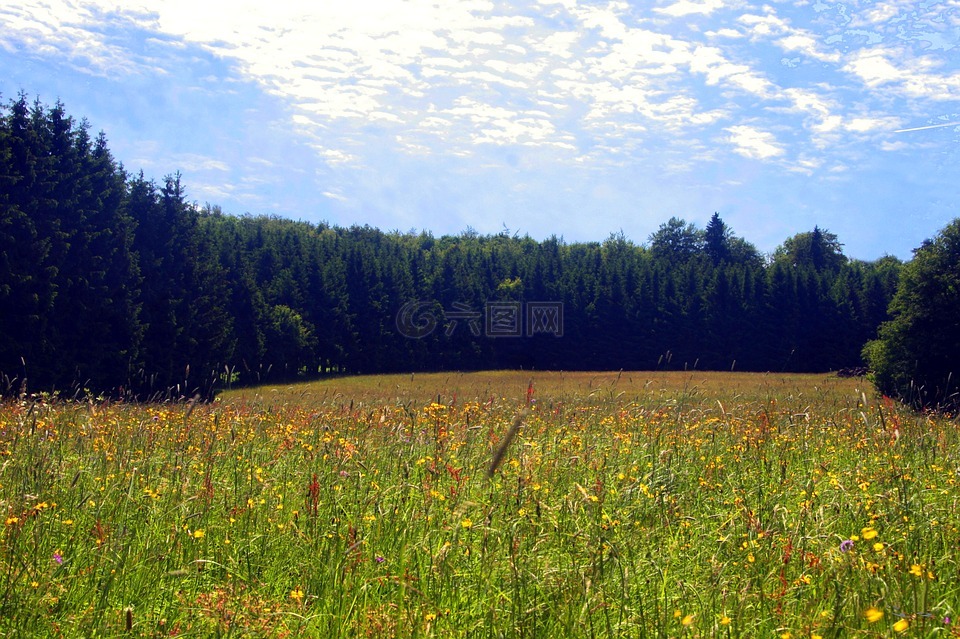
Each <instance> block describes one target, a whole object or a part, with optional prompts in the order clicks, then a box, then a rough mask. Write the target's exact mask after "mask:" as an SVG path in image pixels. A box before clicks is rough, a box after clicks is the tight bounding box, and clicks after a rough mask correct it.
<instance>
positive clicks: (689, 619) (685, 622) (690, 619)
mask: <svg viewBox="0 0 960 639" xmlns="http://www.w3.org/2000/svg"><path fill="white" fill-rule="evenodd" d="M692 623H693V615H687V616H686V617H684V618H683V619H681V620H680V625H681V626H689V625H690V624H692Z"/></svg>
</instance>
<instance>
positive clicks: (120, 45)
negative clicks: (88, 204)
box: [0, 0, 960, 260]
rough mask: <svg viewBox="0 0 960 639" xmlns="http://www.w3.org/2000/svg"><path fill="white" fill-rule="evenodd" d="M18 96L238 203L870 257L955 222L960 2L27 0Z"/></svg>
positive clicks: (904, 254) (959, 184)
mask: <svg viewBox="0 0 960 639" xmlns="http://www.w3.org/2000/svg"><path fill="white" fill-rule="evenodd" d="M21 91H22V92H25V93H26V94H27V95H28V96H29V97H30V99H31V100H32V99H35V98H39V99H40V100H41V102H42V103H45V104H47V105H52V104H53V103H54V102H56V101H57V100H61V101H62V102H63V104H64V105H65V107H66V110H67V112H68V113H69V114H70V115H72V116H73V117H75V118H76V119H78V120H79V119H81V118H86V119H87V120H88V121H89V124H90V127H91V128H92V130H93V131H94V132H98V131H101V130H102V131H104V132H105V133H106V136H107V139H108V142H109V146H110V149H111V151H112V152H113V154H114V156H115V157H116V158H117V160H118V161H121V162H122V163H123V164H124V166H125V168H126V169H127V170H128V171H130V172H137V171H140V170H142V171H143V172H144V174H145V175H146V176H147V177H148V178H153V179H156V180H158V181H160V180H162V179H163V177H164V176H166V175H169V174H173V173H175V172H177V171H179V172H180V173H181V174H182V176H183V182H184V184H185V186H186V191H187V195H188V198H189V199H190V200H191V201H195V202H197V203H198V204H201V205H202V204H205V203H209V204H214V205H219V206H220V207H222V209H223V210H224V211H225V212H227V213H231V214H237V215H241V214H247V213H249V214H253V215H261V214H263V215H277V216H280V217H288V218H292V219H299V220H306V221H310V222H326V223H329V224H333V225H338V226H351V225H354V224H359V225H365V224H368V225H370V226H374V227H377V228H380V229H382V230H384V231H394V230H398V231H403V232H405V231H410V230H417V231H429V232H431V233H433V234H434V235H444V234H458V233H462V232H464V231H467V230H469V229H472V230H475V231H477V232H479V233H481V234H493V233H500V232H503V231H505V230H506V231H507V232H509V233H510V234H519V235H521V236H523V235H529V236H531V237H533V238H535V239H538V240H542V239H545V238H547V237H550V236H557V237H562V238H563V239H564V240H565V241H566V242H568V243H572V242H588V241H589V242H592V241H603V240H604V239H606V238H607V237H609V236H610V235H611V234H612V233H618V234H619V233H620V232H622V233H623V234H624V235H625V236H626V237H627V238H628V239H630V240H632V241H634V242H635V243H637V244H643V243H646V242H647V240H648V237H649V235H650V234H651V233H653V232H654V231H656V230H657V228H658V227H659V226H660V225H661V224H662V223H664V222H666V221H667V220H668V219H669V218H670V217H673V216H676V217H680V218H683V219H685V220H687V221H688V222H693V223H694V224H696V225H698V226H699V227H701V228H702V227H704V226H705V225H706V223H707V221H708V220H709V218H710V216H711V215H712V214H713V213H714V212H717V213H719V214H720V216H721V218H722V219H723V220H724V222H726V223H727V225H728V226H730V227H731V228H732V230H733V231H734V233H736V234H737V235H738V236H741V237H744V238H746V239H747V240H749V241H750V242H752V243H754V244H755V245H756V246H757V248H758V249H760V250H761V251H763V252H769V251H773V250H774V249H775V248H776V247H777V246H778V245H779V244H781V243H782V242H783V241H784V240H785V239H787V238H788V237H790V236H792V235H794V234H796V233H802V232H807V231H810V230H812V229H813V228H814V226H819V227H820V228H821V229H827V230H829V231H830V232H833V233H835V234H836V235H837V236H838V238H839V240H840V242H841V243H842V244H843V245H844V253H845V254H846V255H847V256H848V257H851V258H857V259H865V260H872V259H877V258H879V257H881V256H884V255H895V256H897V257H899V258H901V259H909V258H910V256H911V255H912V250H913V249H914V248H916V247H917V246H919V245H920V243H921V242H922V241H923V240H924V239H926V238H930V237H933V236H934V235H935V234H936V233H937V231H939V230H940V229H941V228H943V227H944V226H945V225H946V224H947V223H949V222H950V221H951V220H952V219H954V218H956V217H960V0H945V1H940V2H933V1H917V0H909V1H902V0H890V1H879V2H866V1H861V0H849V1H847V2H827V1H825V0H811V1H804V0H795V1H791V2H783V1H777V0H769V1H767V2H753V1H750V0H647V1H644V2H640V1H636V0H630V1H623V0H613V1H608V0H599V1H595V0H351V1H345V0H311V1H309V2H301V1H295V0H272V1H271V2H262V1H259V0H231V2H210V1H207V0H164V1H157V0H154V1H144V0H130V1H124V2H123V3H122V4H118V3H116V2H109V1H107V0H88V1H84V2H76V1H71V0H5V1H4V2H3V3H2V4H0V99H2V101H3V102H4V103H9V101H10V100H11V99H14V98H16V96H17V95H18V94H19V93H20V92H21Z"/></svg>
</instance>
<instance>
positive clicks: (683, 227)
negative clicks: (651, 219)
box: [0, 95, 956, 397]
mask: <svg viewBox="0 0 960 639" xmlns="http://www.w3.org/2000/svg"><path fill="white" fill-rule="evenodd" d="M841 248H842V246H841V245H840V243H839V241H838V240H837V238H836V236H835V235H833V234H831V233H829V232H827V231H825V230H821V229H820V228H819V227H816V228H814V229H813V231H812V232H809V233H802V234H800V235H797V236H795V237H793V238H790V239H788V240H787V241H786V242H784V245H783V247H781V250H779V251H778V252H777V254H776V255H775V256H774V259H773V260H770V261H765V260H763V259H762V258H761V256H760V255H759V253H758V252H757V250H756V248H755V247H754V246H753V245H752V244H751V243H749V242H748V241H747V240H745V239H743V238H740V237H737V236H736V235H734V234H733V231H732V230H731V229H730V228H729V227H728V226H727V225H726V224H725V223H724V222H723V220H722V219H721V217H720V215H719V213H715V214H714V215H713V217H712V218H711V219H710V221H709V223H708V224H707V227H706V228H705V229H700V228H698V227H697V226H696V225H695V224H692V223H689V222H686V221H685V220H683V219H680V218H678V217H673V218H671V219H670V220H669V221H667V222H666V223H665V224H663V225H662V226H661V227H660V229H659V230H658V231H657V232H655V233H653V234H652V235H651V236H650V238H649V243H648V245H641V244H635V243H633V242H631V241H630V240H629V239H627V238H626V237H624V236H623V234H622V233H620V234H616V235H611V236H610V237H609V238H608V239H607V240H605V241H603V242H577V243H567V242H565V241H564V240H563V239H561V238H556V237H553V238H548V239H546V240H543V241H535V240H533V239H531V238H529V237H519V236H517V235H511V234H510V233H509V232H504V233H500V234H497V235H490V236H485V235H481V234H478V233H476V232H475V231H468V232H465V233H463V234H460V235H457V236H443V237H434V236H433V235H431V234H430V233H427V232H420V233H416V232H408V233H399V232H391V233H385V232H383V231H380V230H377V229H374V228H370V227H366V226H363V227H361V226H353V227H349V228H342V227H336V226H331V225H328V224H325V223H321V224H311V223H306V222H302V221H294V220H290V219H281V218H276V217H267V216H243V217H237V216H232V215H226V214H224V213H223V212H222V211H221V210H220V209H219V208H218V207H217V206H215V205H206V206H202V207H201V206H198V205H197V204H194V203H191V202H190V199H189V194H188V188H187V187H186V185H185V183H184V180H183V178H182V177H181V176H180V175H179V174H172V175H169V176H166V177H165V178H164V179H163V180H162V181H161V182H159V183H157V182H155V181H153V180H151V179H148V178H147V177H145V176H144V175H143V173H142V172H141V173H136V174H128V173H127V172H126V170H125V169H124V168H123V166H121V165H120V164H119V163H118V162H117V161H116V160H115V159H114V158H113V157H112V155H111V154H110V151H109V149H108V148H107V141H106V139H105V137H104V136H103V135H102V134H101V135H99V136H96V137H95V138H91V136H90V135H89V126H88V125H87V123H85V122H79V123H78V122H76V121H75V120H73V119H72V118H70V117H69V116H68V115H67V114H66V113H65V110H64V108H63V106H62V105H61V104H59V103H58V104H56V105H54V106H53V107H52V108H47V107H45V106H43V105H41V104H39V102H35V103H33V104H30V103H28V102H27V100H26V98H25V96H23V95H21V96H19V98H18V99H15V100H11V101H10V102H9V103H8V104H6V105H4V106H2V107H0V309H3V311H2V313H0V374H2V379H3V380H4V383H3V386H2V390H3V391H4V392H5V393H17V392H22V391H23V390H30V391H36V390H55V389H60V390H63V391H66V392H84V389H89V390H90V391H91V392H106V393H113V394H123V395H130V396H136V397H152V396H164V397H166V396H189V395H192V394H194V393H196V392H201V393H205V394H209V393H211V392H213V391H214V390H215V389H216V388H218V387H222V386H223V385H226V384H231V383H256V382H261V381H265V380H271V381H280V380H285V379H293V378H300V377H310V376H318V375H327V374H334V373H335V374H341V373H361V372H362V373H376V372H391V371H418V370H441V369H460V370H464V369H467V370H470V369H483V368H519V367H533V368H540V369H568V370H570V369H620V368H624V369H630V368H632V369H651V368H656V367H662V368H681V369H682V368H685V367H686V368H703V369H725V370H726V369H731V368H736V369H737V370H760V371H762V370H776V371H784V370H791V371H826V370H832V369H838V368H841V367H848V366H855V365H858V364H860V363H861V348H862V345H863V344H864V343H865V342H867V341H868V340H870V339H873V338H875V337H876V336H877V334H876V330H877V326H878V325H879V324H880V323H881V322H882V321H884V320H886V319H888V317H887V315H886V310H887V304H888V303H889V301H890V299H891V298H892V296H893V293H894V290H895V288H896V286H897V278H898V273H899V270H900V264H899V262H898V261H896V260H892V259H885V260H880V261H878V262H874V263H869V262H862V261H857V260H850V259H848V258H847V257H846V256H844V255H843V253H842V250H841ZM925 255H926V254H925V253H924V254H923V255H920V254H918V257H920V258H922V260H921V261H923V260H926V259H927V258H926V257H925ZM929 259H933V258H932V257H931V258H929ZM916 268H920V267H914V269H916ZM911 272H912V271H911ZM903 295H906V294H903ZM900 304H901V306H903V305H904V304H905V302H900ZM937 308H938V309H939V308H940V307H939V306H938V307H937ZM899 314H900V317H903V316H904V311H900V312H899ZM954 316H956V315H954ZM901 321H903V320H902V319H901ZM917 321H919V320H917ZM415 327H421V328H420V329H416V330H414V328H415ZM426 328H430V330H426ZM886 330H887V331H888V332H889V331H891V330H893V329H886Z"/></svg>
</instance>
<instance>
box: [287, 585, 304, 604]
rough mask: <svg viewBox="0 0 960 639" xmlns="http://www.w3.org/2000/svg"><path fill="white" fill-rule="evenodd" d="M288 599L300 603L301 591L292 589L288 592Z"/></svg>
mask: <svg viewBox="0 0 960 639" xmlns="http://www.w3.org/2000/svg"><path fill="white" fill-rule="evenodd" d="M290 598H291V599H293V600H294V601H296V602H297V603H300V602H301V601H303V590H302V589H301V588H299V587H297V588H294V589H293V590H291V591H290Z"/></svg>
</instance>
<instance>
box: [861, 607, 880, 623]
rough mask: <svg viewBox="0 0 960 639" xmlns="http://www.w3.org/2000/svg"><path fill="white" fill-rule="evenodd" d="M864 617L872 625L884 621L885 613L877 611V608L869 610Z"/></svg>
mask: <svg viewBox="0 0 960 639" xmlns="http://www.w3.org/2000/svg"><path fill="white" fill-rule="evenodd" d="M863 616H864V617H866V618H867V621H869V622H870V623H876V622H878V621H880V620H881V619H883V611H881V610H877V609H876V608H868V609H867V610H866V611H865V612H864V613H863Z"/></svg>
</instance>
